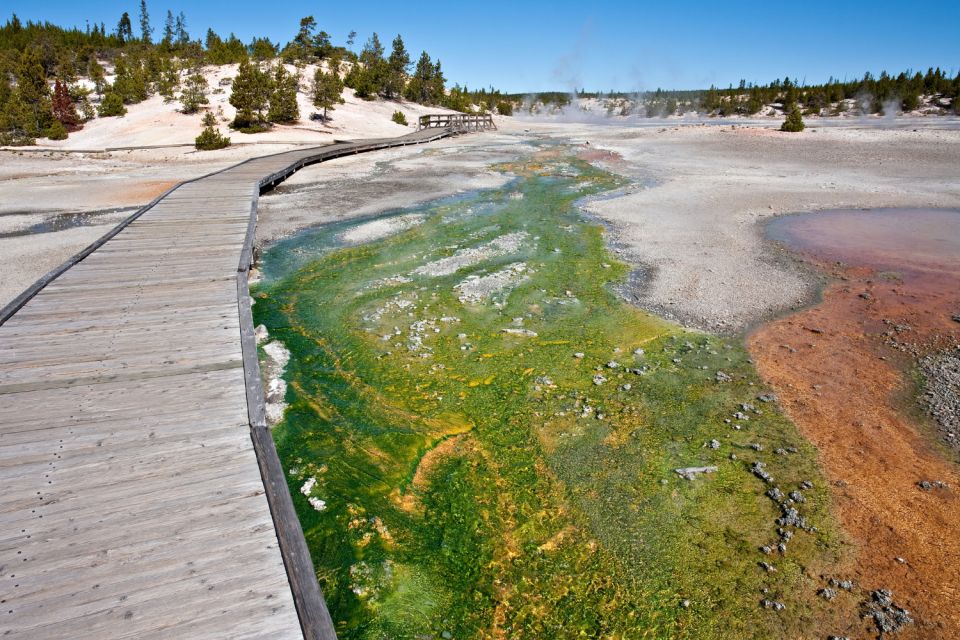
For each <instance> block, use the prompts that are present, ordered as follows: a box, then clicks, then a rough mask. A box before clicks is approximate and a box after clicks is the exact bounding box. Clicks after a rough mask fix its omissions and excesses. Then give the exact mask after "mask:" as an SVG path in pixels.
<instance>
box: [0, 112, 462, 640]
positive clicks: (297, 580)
mask: <svg viewBox="0 0 960 640" xmlns="http://www.w3.org/2000/svg"><path fill="white" fill-rule="evenodd" d="M431 128H433V127H431ZM463 131H465V129H463V128H454V127H451V126H447V127H442V128H439V129H438V130H437V131H435V132H421V133H414V134H409V135H407V136H401V137H399V138H392V139H381V140H370V141H351V142H343V143H337V144H332V145H326V146H323V147H319V148H317V149H316V153H313V154H311V155H303V151H300V152H296V155H295V154H294V152H290V151H283V152H279V153H276V154H270V155H268V156H259V157H258V158H249V159H247V160H244V161H243V162H240V163H238V164H235V165H233V166H231V167H228V168H226V169H221V170H219V171H214V172H212V173H209V174H207V175H205V176H202V177H201V178H196V179H193V180H187V181H184V182H181V183H179V184H177V185H175V186H174V187H172V188H171V189H169V190H167V191H166V192H165V193H164V194H162V195H161V196H159V197H157V198H156V199H154V200H153V201H152V202H150V203H149V204H147V205H146V206H144V207H142V208H141V209H139V210H137V211H136V212H135V213H134V214H133V215H131V216H129V217H128V218H126V219H124V220H123V221H122V222H120V223H119V224H118V225H117V226H115V227H114V228H112V229H111V230H110V231H108V232H107V233H106V234H104V235H103V236H102V237H101V238H99V239H98V240H96V241H95V242H93V243H92V244H90V245H89V246H87V247H86V248H84V249H83V250H82V251H80V252H78V253H77V254H76V255H74V256H72V257H71V258H69V259H68V260H67V261H66V262H64V263H63V264H61V265H60V266H59V267H57V268H55V269H53V270H51V271H50V272H49V273H47V274H46V275H44V276H43V277H41V278H40V279H39V280H37V281H36V282H35V283H34V284H33V285H32V286H31V287H29V288H28V289H27V290H26V291H24V292H23V293H22V294H21V295H19V296H17V298H15V299H14V300H13V301H12V302H11V303H9V304H8V305H6V306H5V307H3V309H0V325H3V324H4V323H5V322H6V321H7V320H8V319H9V318H10V317H12V316H14V315H15V314H16V313H17V312H18V311H19V310H20V309H21V308H23V307H24V306H25V305H26V304H27V303H28V302H29V301H30V300H31V299H32V298H34V297H35V296H37V295H38V294H39V293H40V292H41V291H42V290H43V289H44V288H46V287H47V286H48V285H49V284H50V283H52V282H53V281H55V280H56V279H57V278H58V277H59V276H61V275H62V274H64V273H65V272H67V271H68V270H69V269H71V268H72V267H74V266H76V265H77V264H79V263H81V262H82V261H83V260H84V259H85V258H87V257H88V256H90V255H91V254H92V253H94V252H95V251H96V250H97V249H99V248H100V247H102V246H103V245H104V244H106V243H107V242H108V241H109V240H110V239H112V238H114V237H115V236H117V235H118V234H119V233H121V232H122V231H123V230H124V229H125V228H126V227H127V226H129V225H130V224H131V223H133V222H134V221H135V220H137V219H138V218H140V217H141V216H143V215H144V214H146V213H147V212H149V211H150V210H151V209H153V208H154V206H155V205H157V204H158V203H159V202H161V201H162V200H163V199H164V198H166V197H167V196H169V195H170V194H171V193H174V192H175V191H176V190H177V189H179V188H181V187H182V186H184V185H186V184H188V183H191V182H196V181H198V180H201V179H203V178H206V177H210V176H213V175H216V174H220V173H224V172H227V171H230V170H231V169H236V168H237V167H240V166H241V165H244V164H247V163H249V162H252V161H254V160H258V159H263V158H268V157H277V156H282V155H284V154H291V156H292V157H291V159H290V162H289V164H287V165H285V166H283V168H282V169H280V170H278V171H275V172H273V173H271V174H269V175H266V176H262V177H260V178H259V179H256V178H255V179H253V181H252V184H251V191H250V213H249V220H248V224H247V231H246V234H245V238H244V241H243V245H242V247H241V251H240V258H239V262H238V264H237V272H236V295H237V312H238V316H239V326H240V340H241V354H242V362H243V375H244V381H245V391H246V404H247V407H246V408H247V416H248V423H249V428H250V437H251V440H252V443H253V448H254V451H255V454H256V458H257V463H258V465H259V467H260V474H261V479H262V482H263V487H264V492H265V494H266V498H267V502H268V505H269V509H270V514H271V518H272V520H273V524H274V530H275V533H276V536H277V541H278V546H279V549H280V554H281V557H282V560H283V564H284V568H285V570H286V574H287V579H288V582H289V586H290V590H291V594H292V596H293V601H294V604H295V606H296V612H297V616H298V619H299V622H300V626H301V631H302V633H303V636H304V638H305V639H306V640H335V638H336V631H335V629H334V626H333V622H332V619H331V617H330V614H329V611H328V610H327V606H326V603H325V601H324V598H323V594H322V592H321V590H320V587H319V584H318V582H317V578H316V572H315V569H314V566H313V562H312V560H311V558H310V551H309V547H308V546H307V542H306V538H305V537H304V534H303V530H302V528H301V526H300V521H299V519H298V518H297V515H296V510H295V507H294V504H293V500H292V497H291V495H290V490H289V487H288V484H287V482H288V479H287V476H286V474H285V473H284V471H283V468H282V466H281V464H280V459H279V456H278V454H277V450H276V447H275V445H274V442H273V438H272V436H271V434H270V429H269V427H268V425H267V422H266V411H265V399H264V391H263V386H262V381H261V377H260V366H259V362H258V355H257V346H256V339H255V335H254V326H253V316H252V312H251V300H250V295H249V271H250V268H251V266H252V264H253V261H254V241H255V233H256V222H257V205H258V200H259V195H260V194H261V193H262V192H264V191H267V190H269V189H271V188H273V187H274V186H276V185H277V184H279V183H280V182H282V181H283V180H285V179H286V178H287V177H289V176H290V175H291V174H293V173H294V172H296V171H298V170H299V169H301V168H303V167H305V166H307V165H311V164H315V163H318V162H323V161H325V160H330V159H333V158H337V157H341V156H346V155H353V154H357V153H363V152H368V151H375V150H378V149H386V148H390V147H397V146H405V145H409V144H420V143H424V142H431V141H434V140H438V139H441V138H444V137H448V136H452V135H457V134H459V133H462V132H463Z"/></svg>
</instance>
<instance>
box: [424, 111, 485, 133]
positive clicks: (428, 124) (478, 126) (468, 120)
mask: <svg viewBox="0 0 960 640" xmlns="http://www.w3.org/2000/svg"><path fill="white" fill-rule="evenodd" d="M496 128H497V125H496V124H494V122H493V116H492V115H490V114H489V113H443V114H439V113H434V114H429V115H425V116H420V121H419V123H418V124H417V131H421V130H423V129H452V130H454V131H486V130H487V129H496Z"/></svg>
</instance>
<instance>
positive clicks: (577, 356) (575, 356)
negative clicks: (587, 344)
mask: <svg viewBox="0 0 960 640" xmlns="http://www.w3.org/2000/svg"><path fill="white" fill-rule="evenodd" d="M585 355H586V354H584V353H583V352H582V351H577V352H576V353H575V354H573V357H574V358H576V359H577V360H583V357H584V356H585Z"/></svg>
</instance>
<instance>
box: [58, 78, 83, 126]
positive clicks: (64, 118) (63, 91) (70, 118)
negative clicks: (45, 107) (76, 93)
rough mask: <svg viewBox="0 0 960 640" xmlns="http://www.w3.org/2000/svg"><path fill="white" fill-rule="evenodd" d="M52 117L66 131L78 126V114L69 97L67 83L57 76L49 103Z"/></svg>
mask: <svg viewBox="0 0 960 640" xmlns="http://www.w3.org/2000/svg"><path fill="white" fill-rule="evenodd" d="M51 109H52V110H53V117H54V118H55V119H56V120H57V121H58V122H60V124H62V125H63V126H64V127H65V128H66V130H67V131H76V130H78V129H79V128H80V126H79V125H80V116H79V115H78V114H77V109H76V107H75V106H74V104H73V98H71V97H70V91H69V90H68V89H67V85H66V83H64V82H61V81H60V78H57V81H56V84H54V86H53V101H52V104H51Z"/></svg>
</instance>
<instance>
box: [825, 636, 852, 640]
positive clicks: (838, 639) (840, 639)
mask: <svg viewBox="0 0 960 640" xmlns="http://www.w3.org/2000/svg"><path fill="white" fill-rule="evenodd" d="M827 640H850V636H828V637H827Z"/></svg>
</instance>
